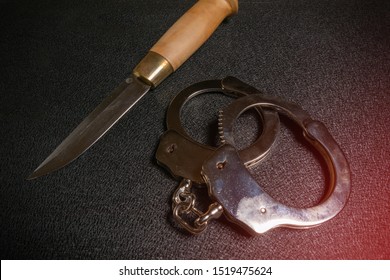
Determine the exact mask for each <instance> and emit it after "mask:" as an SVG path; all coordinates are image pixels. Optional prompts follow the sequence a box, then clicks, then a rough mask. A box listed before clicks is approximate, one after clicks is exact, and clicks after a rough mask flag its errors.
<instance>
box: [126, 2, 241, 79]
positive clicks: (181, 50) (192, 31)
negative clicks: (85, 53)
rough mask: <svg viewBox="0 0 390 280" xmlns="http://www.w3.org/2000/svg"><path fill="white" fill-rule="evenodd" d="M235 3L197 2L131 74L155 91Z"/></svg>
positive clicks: (236, 9) (231, 11) (204, 39)
mask: <svg viewBox="0 0 390 280" xmlns="http://www.w3.org/2000/svg"><path fill="white" fill-rule="evenodd" d="M237 11H238V0H199V1H198V2H197V3H196V4H195V5H194V6H192V7H191V8H190V9H189V10H188V11H187V12H186V13H185V14H184V15H183V16H182V17H181V18H179V19H178V20H177V21H176V22H175V23H174V25H173V26H172V27H171V28H170V29H168V31H167V32H166V33H165V34H164V35H163V36H162V37H161V38H160V40H158V41H157V43H156V44H155V45H154V46H153V47H152V48H151V49H150V51H149V53H148V54H147V55H146V56H145V58H144V59H143V60H141V62H140V63H139V64H138V65H137V67H136V68H135V69H134V71H133V73H134V75H136V76H137V77H139V78H141V79H142V80H144V81H145V82H148V83H149V84H151V86H153V87H155V86H157V85H158V84H159V83H161V82H162V81H163V80H164V79H165V78H166V77H168V76H169V75H170V74H171V73H172V72H174V71H175V70H176V69H178V68H179V67H180V66H181V65H182V64H183V63H184V62H185V61H186V60H187V59H188V58H189V57H190V56H191V55H192V54H193V53H194V52H195V51H196V50H197V49H198V48H199V47H200V46H201V45H202V44H203V43H204V42H205V41H206V40H207V39H208V38H209V37H210V36H211V34H212V33H213V32H214V31H215V30H216V29H217V27H218V26H219V25H220V24H221V22H222V21H223V20H224V19H225V18H226V17H228V16H231V15H233V14H235V13H237Z"/></svg>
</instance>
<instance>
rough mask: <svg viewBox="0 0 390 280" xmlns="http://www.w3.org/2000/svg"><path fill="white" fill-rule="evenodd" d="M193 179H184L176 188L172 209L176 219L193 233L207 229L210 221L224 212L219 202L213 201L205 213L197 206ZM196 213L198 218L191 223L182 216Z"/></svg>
mask: <svg viewBox="0 0 390 280" xmlns="http://www.w3.org/2000/svg"><path fill="white" fill-rule="evenodd" d="M191 188H192V181H191V180H189V179H183V180H182V181H181V182H180V184H179V187H178V188H177V189H176V191H175V193H174V194H173V197H172V209H173V217H174V219H175V220H176V221H177V222H178V223H179V224H180V225H181V226H182V227H184V228H185V229H186V230H188V231H189V232H191V233H192V234H198V233H201V232H202V231H203V230H205V229H206V227H207V224H208V222H209V221H211V220H213V219H218V218H219V217H220V216H221V215H222V212H223V208H222V206H221V205H220V204H219V203H216V202H215V203H212V204H211V205H210V206H209V208H208V210H207V211H206V212H205V213H203V212H202V211H200V210H198V209H197V208H196V207H195V202H196V195H195V194H194V193H193V192H191ZM191 213H192V214H195V215H196V216H197V218H196V219H195V220H194V221H193V224H192V225H191V224H190V223H188V222H187V221H185V220H184V219H183V217H182V215H183V214H187V215H188V214H191Z"/></svg>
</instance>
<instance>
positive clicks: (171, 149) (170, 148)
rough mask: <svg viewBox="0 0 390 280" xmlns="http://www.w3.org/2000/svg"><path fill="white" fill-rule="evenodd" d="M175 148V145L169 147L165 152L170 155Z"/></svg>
mask: <svg viewBox="0 0 390 280" xmlns="http://www.w3.org/2000/svg"><path fill="white" fill-rule="evenodd" d="M176 148H177V146H176V144H172V145H169V146H168V148H167V152H168V153H170V154H172V153H173V152H174V151H175V150H176Z"/></svg>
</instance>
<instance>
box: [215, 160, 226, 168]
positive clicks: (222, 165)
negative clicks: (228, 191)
mask: <svg viewBox="0 0 390 280" xmlns="http://www.w3.org/2000/svg"><path fill="white" fill-rule="evenodd" d="M225 165H226V161H220V162H217V168H218V169H219V170H222V169H224V168H225Z"/></svg>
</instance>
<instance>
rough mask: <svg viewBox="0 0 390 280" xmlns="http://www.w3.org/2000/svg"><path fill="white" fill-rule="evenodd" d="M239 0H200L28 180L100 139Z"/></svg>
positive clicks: (233, 10)
mask: <svg viewBox="0 0 390 280" xmlns="http://www.w3.org/2000/svg"><path fill="white" fill-rule="evenodd" d="M237 11H238V0H199V1H198V2H197V3H195V5H194V6H192V7H191V8H190V9H189V10H188V11H187V12H186V13H185V14H184V15H183V16H182V17H180V18H179V19H178V20H177V21H176V22H175V23H174V25H172V27H171V28H169V29H168V31H167V32H166V33H165V34H164V35H163V36H162V37H161V38H160V39H159V40H158V41H157V43H156V44H155V45H154V46H153V47H152V48H151V49H150V51H149V52H148V53H147V54H146V56H145V57H144V58H143V59H142V60H141V61H140V62H139V64H138V65H137V66H136V67H135V68H134V70H133V72H132V75H131V77H129V78H128V79H126V80H125V81H124V82H122V83H121V84H120V85H119V86H118V87H117V88H116V89H115V90H114V91H113V92H112V93H111V94H110V95H109V96H108V97H107V98H106V99H104V100H103V102H102V103H101V104H100V105H99V106H98V107H97V108H96V109H95V110H93V111H92V112H91V113H90V114H89V115H88V116H87V117H86V118H85V119H84V120H83V121H82V122H81V123H80V124H79V125H78V126H77V127H76V128H75V129H74V130H73V131H72V132H71V133H70V134H69V136H68V137H67V138H65V140H64V141H63V142H62V143H61V144H60V145H59V146H58V147H57V148H56V149H55V150H54V151H53V152H52V153H51V154H50V155H49V156H48V157H47V158H46V159H45V160H44V161H43V162H42V163H41V164H40V165H39V166H38V167H37V168H36V169H35V170H34V172H33V173H32V174H31V175H30V176H29V177H28V178H27V179H28V180H31V179H34V178H37V177H40V176H43V175H46V174H48V173H51V172H53V171H55V170H58V169H60V168H62V167H64V166H66V165H67V164H69V163H70V162H72V161H74V160H75V159H76V158H78V157H79V156H80V155H81V154H83V153H84V152H85V151H86V150H88V148H89V147H91V146H92V145H93V144H94V143H96V141H98V140H99V139H100V138H101V137H102V136H103V135H104V134H105V133H106V132H107V131H108V130H109V129H110V128H111V127H112V126H113V125H114V124H115V123H116V122H117V121H118V120H119V119H120V118H121V117H122V116H123V115H124V114H126V112H127V111H129V110H130V109H131V108H132V107H133V106H134V105H135V104H136V103H137V102H138V100H140V99H141V98H142V97H143V96H144V95H145V94H146V93H147V92H148V91H149V90H150V89H154V88H155V87H157V86H158V85H159V84H160V83H161V82H162V81H163V80H165V79H166V78H167V77H168V76H169V75H170V74H172V73H173V72H174V71H176V70H177V69H178V68H179V67H180V66H181V65H182V64H183V63H184V62H185V61H186V60H187V59H188V58H189V57H190V56H191V55H192V54H193V53H194V52H195V51H196V50H197V49H198V48H199V47H200V46H201V45H202V44H203V43H204V42H205V41H206V40H207V39H208V38H209V37H210V36H211V34H212V33H213V32H214V31H215V30H216V29H217V27H218V26H219V25H220V24H221V22H222V21H223V20H224V19H225V18H226V17H229V16H232V15H233V14H235V13H237Z"/></svg>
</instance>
